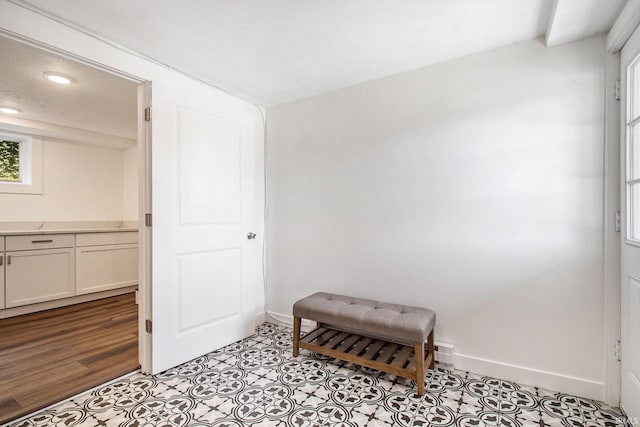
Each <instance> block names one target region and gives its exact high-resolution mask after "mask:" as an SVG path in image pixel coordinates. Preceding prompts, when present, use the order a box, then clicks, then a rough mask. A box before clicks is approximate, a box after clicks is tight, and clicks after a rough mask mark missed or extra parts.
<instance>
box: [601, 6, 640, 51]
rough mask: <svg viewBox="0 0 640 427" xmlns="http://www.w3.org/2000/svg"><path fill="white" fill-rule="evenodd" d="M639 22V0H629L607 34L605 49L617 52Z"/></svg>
mask: <svg viewBox="0 0 640 427" xmlns="http://www.w3.org/2000/svg"><path fill="white" fill-rule="evenodd" d="M638 24H640V0H629V1H627V4H626V5H625V6H624V9H622V12H620V16H618V19H616V22H615V23H614V24H613V27H611V30H610V31H609V35H608V36H607V50H608V51H609V52H610V53H616V52H619V51H620V49H622V46H624V45H625V43H627V40H629V37H631V34H632V33H633V31H634V30H635V29H636V27H637V26H638Z"/></svg>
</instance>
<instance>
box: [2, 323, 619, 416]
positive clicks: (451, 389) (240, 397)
mask: <svg viewBox="0 0 640 427" xmlns="http://www.w3.org/2000/svg"><path fill="white" fill-rule="evenodd" d="M426 387H427V393H426V394H425V396H423V397H422V398H421V397H420V396H418V395H416V394H415V393H414V388H413V387H412V384H411V382H410V381H408V380H404V379H398V378H396V377H393V376H390V375H387V374H381V373H378V372H377V371H373V370H370V369H366V368H361V367H358V366H354V365H351V364H347V363H341V362H337V361H334V360H333V359H329V358H324V357H312V356H311V354H310V353H308V352H305V351H303V352H302V357H299V358H298V359H294V358H292V356H291V329H289V328H285V327H281V326H276V325H273V324H270V323H265V324H263V325H261V326H259V327H258V328H257V329H256V334H255V335H252V336H251V337H249V338H247V339H244V340H242V341H239V342H237V343H234V344H231V345H229V346H227V347H225V348H222V349H220V350H216V351H213V352H211V353H209V354H207V355H205V356H202V357H199V358H197V359H194V360H192V361H190V362H187V363H185V364H183V365H181V366H178V367H176V368H174V369H171V370H168V371H166V372H163V373H162V374H160V375H157V376H147V375H143V374H135V375H132V376H130V377H127V378H125V379H121V380H119V381H116V382H115V383H113V384H110V385H107V386H105V387H102V388H100V389H98V390H95V391H93V392H91V393H86V394H84V395H82V396H80V397H76V398H74V399H73V400H71V401H67V402H65V403H62V404H60V405H58V406H55V407H53V408H50V409H46V410H44V411H41V412H39V413H36V414H33V415H31V416H30V417H28V418H26V419H23V420H21V421H18V422H14V423H13V424H10V426H11V427H29V426H48V427H49V426H56V427H57V426H61V427H62V426H64V427H74V426H117V427H152V426H153V427H161V426H162V427H165V426H193V427H205V426H207V427H212V426H295V427H306V426H309V427H311V426H318V427H320V426H326V427H329V426H332V427H333V426H339V427H347V426H426V425H432V426H454V425H455V426H458V427H485V426H502V427H520V426H537V427H555V426H566V427H582V426H584V427H591V426H615V425H618V424H622V421H620V413H619V412H618V411H617V410H615V409H612V408H609V407H607V406H605V405H603V404H602V403H599V402H595V401H592V400H588V399H583V398H578V397H574V396H569V395H566V394H562V393H554V392H550V391H546V390H542V389H539V388H534V387H526V386H522V385H518V384H516V383H513V382H509V381H503V380H499V379H495V378H489V377H481V376H478V375H474V374H470V373H468V372H459V371H453V372H450V371H446V370H443V369H436V370H435V371H430V372H429V373H428V374H427V385H426Z"/></svg>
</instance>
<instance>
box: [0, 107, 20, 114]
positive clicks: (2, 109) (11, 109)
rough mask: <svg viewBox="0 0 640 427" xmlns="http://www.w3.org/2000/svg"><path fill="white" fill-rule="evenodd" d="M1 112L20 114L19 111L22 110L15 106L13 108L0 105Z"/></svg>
mask: <svg viewBox="0 0 640 427" xmlns="http://www.w3.org/2000/svg"><path fill="white" fill-rule="evenodd" d="M0 113H5V114H18V113H20V110H17V109H15V108H11V107H0Z"/></svg>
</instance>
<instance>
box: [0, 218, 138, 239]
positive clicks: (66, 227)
mask: <svg viewBox="0 0 640 427" xmlns="http://www.w3.org/2000/svg"><path fill="white" fill-rule="evenodd" d="M119 231H138V223H137V222H136V221H33V222H0V235H2V236H11V235H19V234H64V233H113V232H119Z"/></svg>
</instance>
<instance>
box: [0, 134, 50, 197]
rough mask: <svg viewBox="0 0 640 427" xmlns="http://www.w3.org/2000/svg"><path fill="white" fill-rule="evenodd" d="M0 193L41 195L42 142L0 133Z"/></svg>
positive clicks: (35, 138) (27, 137) (37, 139)
mask: <svg viewBox="0 0 640 427" xmlns="http://www.w3.org/2000/svg"><path fill="white" fill-rule="evenodd" d="M0 193H24V194H42V140H41V139H40V138H38V137H31V136H26V135H18V134H10V133H5V132H0Z"/></svg>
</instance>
